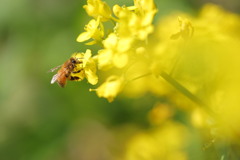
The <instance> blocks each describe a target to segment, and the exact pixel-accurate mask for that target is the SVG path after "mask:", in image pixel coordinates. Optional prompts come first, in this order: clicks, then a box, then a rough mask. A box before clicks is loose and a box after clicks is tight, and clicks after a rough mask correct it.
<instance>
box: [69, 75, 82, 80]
mask: <svg viewBox="0 0 240 160" xmlns="http://www.w3.org/2000/svg"><path fill="white" fill-rule="evenodd" d="M69 80H70V81H78V80H82V79H80V78H79V77H77V76H71V77H70V79H69Z"/></svg>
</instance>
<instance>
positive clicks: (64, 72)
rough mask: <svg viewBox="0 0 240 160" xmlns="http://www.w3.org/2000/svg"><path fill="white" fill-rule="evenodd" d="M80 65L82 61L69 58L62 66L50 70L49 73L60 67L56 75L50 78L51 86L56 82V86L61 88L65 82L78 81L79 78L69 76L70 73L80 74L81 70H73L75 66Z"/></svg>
mask: <svg viewBox="0 0 240 160" xmlns="http://www.w3.org/2000/svg"><path fill="white" fill-rule="evenodd" d="M81 63H82V61H80V60H79V58H75V57H71V58H70V59H68V60H67V61H66V62H65V63H64V64H63V65H60V66H57V67H55V68H53V69H51V70H50V72H53V71H55V70H57V69H58V68H60V67H61V68H60V69H59V70H58V72H57V74H55V75H54V76H53V77H52V80H51V84H53V83H55V82H57V83H58V85H59V86H60V87H62V88H63V87H64V86H65V85H66V83H67V80H72V81H74V80H78V79H79V77H76V76H75V77H73V76H71V73H79V72H81V70H77V71H76V70H75V67H76V65H77V64H81Z"/></svg>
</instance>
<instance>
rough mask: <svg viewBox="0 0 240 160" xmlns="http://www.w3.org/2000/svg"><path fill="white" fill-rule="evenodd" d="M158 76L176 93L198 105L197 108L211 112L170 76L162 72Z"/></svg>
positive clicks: (203, 103)
mask: <svg viewBox="0 0 240 160" xmlns="http://www.w3.org/2000/svg"><path fill="white" fill-rule="evenodd" d="M160 76H161V77H162V78H163V79H165V80H166V81H167V82H168V83H170V84H171V85H172V86H173V87H175V88H176V89H177V90H178V91H180V92H181V93H182V94H183V95H185V96H186V97H188V98H189V99H190V100H192V101H193V102H195V103H196V104H198V105H199V106H203V107H205V109H207V110H208V111H209V112H210V113H211V114H213V112H212V111H211V110H210V107H209V106H208V105H207V104H206V103H205V102H203V101H202V100H201V99H200V98H198V97H197V96H195V95H194V94H192V93H191V92H190V91H189V90H188V89H186V88H185V87H184V86H183V85H181V84H180V83H179V82H177V81H176V80H175V79H173V78H172V77H171V76H170V75H168V74H167V73H166V72H162V73H161V74H160Z"/></svg>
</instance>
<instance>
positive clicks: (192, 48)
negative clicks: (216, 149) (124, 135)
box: [71, 0, 240, 160]
mask: <svg viewBox="0 0 240 160" xmlns="http://www.w3.org/2000/svg"><path fill="white" fill-rule="evenodd" d="M133 3H134V5H133V6H125V5H123V6H120V5H117V4H116V5H114V6H113V7H112V8H111V7H110V6H108V5H107V4H106V3H105V2H103V1H101V0H88V1H87V5H85V6H84V8H85V10H86V12H87V14H88V15H89V16H91V17H92V18H94V19H92V20H90V22H89V23H88V24H87V25H86V26H85V32H82V33H81V34H80V35H79V36H78V38H77V41H78V42H85V41H87V40H89V39H92V40H93V41H92V42H90V43H87V44H91V45H93V44H96V43H97V45H99V44H100V46H101V47H102V48H101V49H99V50H98V52H97V53H96V54H93V55H92V54H91V51H90V50H87V52H86V53H77V54H75V55H73V56H75V57H78V58H81V59H83V63H82V64H78V65H77V67H76V70H79V69H81V70H83V72H80V73H71V74H72V76H77V77H79V80H82V79H84V78H86V79H87V80H88V82H89V83H90V84H92V85H96V84H97V82H98V76H97V72H98V71H101V74H99V79H101V82H103V83H102V84H99V85H98V87H91V88H94V89H90V91H95V92H96V94H97V96H98V97H103V98H106V99H107V100H108V101H109V102H113V101H114V100H115V99H116V97H117V96H118V95H119V94H124V95H125V97H130V98H139V97H143V96H144V95H146V94H151V95H152V96H153V97H156V99H158V98H160V99H161V98H164V100H165V101H164V103H162V102H159V101H158V100H157V102H156V103H154V106H153V107H152V110H151V111H150V112H149V113H148V121H149V124H150V125H151V126H153V129H152V130H151V131H150V132H139V133H137V134H136V135H134V136H133V137H132V139H130V140H129V142H128V143H127V148H128V150H127V152H126V155H125V157H124V158H125V159H126V160H128V159H129V160H134V159H146V160H148V159H151V160H154V159H182V160H185V159H189V158H188V154H187V153H186V152H185V148H186V147H189V146H188V145H191V142H188V141H187V140H186V139H185V137H186V136H189V133H190V132H191V129H189V128H186V127H185V126H184V125H183V124H180V123H176V122H175V121H176V119H177V118H178V117H177V116H176V115H175V112H176V110H181V111H183V112H184V113H185V114H186V115H187V116H188V117H189V123H190V124H191V125H192V127H195V128H197V129H201V130H204V132H208V131H209V135H210V136H209V137H214V138H213V139H214V140H215V139H221V140H222V141H226V143H232V144H233V145H236V146H240V144H239V142H236V141H235V140H239V137H240V129H239V128H240V116H239V113H240V107H239V106H240V101H239V98H238V96H239V95H240V84H239V81H240V76H239V69H240V65H239V61H240V55H239V51H240V38H239V37H240V30H239V28H240V16H239V15H237V14H234V13H230V12H228V11H225V10H224V9H222V8H220V7H219V6H216V5H213V4H207V5H205V6H204V7H203V8H202V9H201V10H200V12H199V14H198V15H197V16H195V17H193V16H191V15H188V14H186V13H178V14H171V15H168V16H165V17H163V18H161V19H159V20H157V24H153V19H154V16H155V15H156V13H157V8H156V5H155V4H154V1H153V0H134V1H133ZM107 21H111V23H112V24H113V25H112V27H110V28H109V25H105V24H106V22H107ZM105 30H108V31H109V32H108V33H105V32H104V31H105ZM98 73H99V72H98ZM174 116H175V117H174ZM206 130H207V131H206ZM204 134H206V133H204ZM214 142H215V141H214ZM216 145H217V146H221V145H222V144H221V142H220V143H218V144H216ZM205 148H206V147H205ZM142 150H144V151H145V152H142ZM169 153H173V154H171V155H170V154H169ZM203 157H204V156H203Z"/></svg>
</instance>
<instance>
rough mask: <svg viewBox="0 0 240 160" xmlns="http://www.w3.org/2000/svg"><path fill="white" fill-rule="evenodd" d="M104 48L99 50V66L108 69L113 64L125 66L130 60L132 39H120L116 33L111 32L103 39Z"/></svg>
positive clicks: (118, 66)
mask: <svg viewBox="0 0 240 160" xmlns="http://www.w3.org/2000/svg"><path fill="white" fill-rule="evenodd" d="M102 43H103V45H104V49H102V50H99V52H98V66H99V68H100V69H107V68H110V67H112V66H115V67H117V68H123V67H124V66H126V64H127V62H128V55H129V53H130V51H129V49H130V47H131V43H132V41H131V39H127V38H126V39H124V38H123V39H120V38H119V37H117V35H116V34H115V33H111V34H109V35H108V37H107V38H106V39H105V40H103V42H102Z"/></svg>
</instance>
